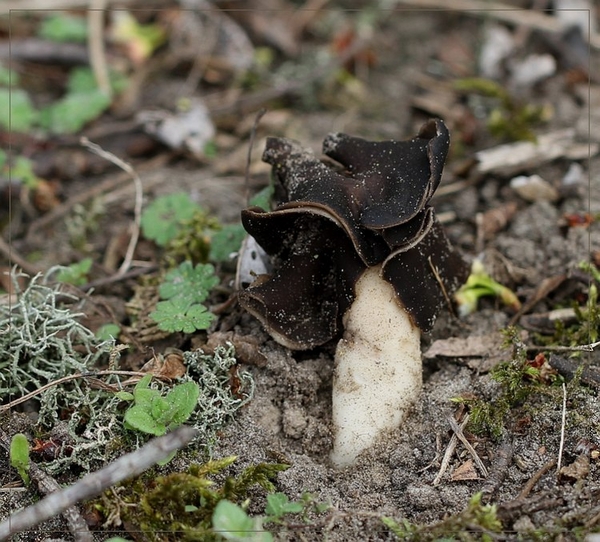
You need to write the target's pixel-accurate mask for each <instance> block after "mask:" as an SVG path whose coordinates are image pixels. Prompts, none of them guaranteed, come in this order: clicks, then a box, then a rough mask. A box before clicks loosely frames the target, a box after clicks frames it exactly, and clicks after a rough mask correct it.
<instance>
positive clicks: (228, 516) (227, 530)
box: [100, 456, 289, 542]
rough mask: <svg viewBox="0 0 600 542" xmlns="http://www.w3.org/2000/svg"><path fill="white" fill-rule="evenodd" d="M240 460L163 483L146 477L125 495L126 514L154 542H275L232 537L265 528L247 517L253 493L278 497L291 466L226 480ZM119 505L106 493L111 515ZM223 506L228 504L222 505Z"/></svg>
mask: <svg viewBox="0 0 600 542" xmlns="http://www.w3.org/2000/svg"><path fill="white" fill-rule="evenodd" d="M235 460H236V458H235V457H234V456H231V457H225V458H223V459H217V460H212V461H208V462H206V463H203V464H194V465H191V466H190V467H188V468H187V469H186V470H185V471H184V472H178V473H173V474H169V475H167V476H161V477H158V478H156V477H152V478H147V477H140V478H138V479H136V480H134V481H133V482H130V483H128V484H126V485H125V487H124V488H123V491H122V492H120V493H119V495H120V499H122V501H124V502H125V503H126V504H127V506H125V507H121V508H120V511H121V513H122V514H123V515H124V517H123V519H126V520H128V521H130V522H131V523H132V524H133V525H136V526H137V527H139V528H140V529H141V530H142V531H144V534H145V535H146V536H147V537H148V539H149V540H156V541H158V540H160V541H161V542H162V541H175V540H184V541H191V540H198V541H200V540H202V541H218V540H223V539H228V540H246V541H249V540H270V539H269V538H266V539H260V538H258V539H257V538H227V537H228V536H229V537H232V536H236V535H244V534H250V530H252V528H253V527H260V526H261V523H260V522H259V521H256V520H255V519H253V518H249V517H248V516H247V513H246V511H245V507H246V506H247V504H248V492H249V490H250V489H251V488H253V487H256V486H260V487H262V488H263V489H264V490H265V491H267V492H269V493H272V492H274V491H275V486H274V484H273V480H274V479H275V477H276V476H277V474H278V473H279V472H282V471H284V470H286V469H287V468H289V465H284V464H279V463H259V464H256V465H250V466H249V467H246V468H245V469H244V470H243V471H241V472H240V473H239V474H237V475H236V476H227V477H223V471H225V469H228V468H229V467H230V466H231V465H232V464H233V463H234V462H235ZM216 475H219V479H220V480H221V482H220V483H219V484H217V483H216V482H215V481H213V480H212V479H211V478H212V477H213V476H216ZM114 499H115V494H114V493H112V492H107V493H105V495H104V498H103V499H102V504H101V505H100V506H101V508H102V509H103V510H104V514H105V515H109V514H111V513H113V512H112V508H113V507H115V506H119V505H118V503H115V502H114ZM222 502H227V503H228V504H222V505H220V503H222ZM219 505H220V508H219V509H218V511H217V507H219ZM238 505H241V507H240V506H238ZM214 520H216V524H215V523H213V521H214ZM248 520H249V521H248ZM260 521H262V520H260ZM234 531H238V532H237V533H235V532H234Z"/></svg>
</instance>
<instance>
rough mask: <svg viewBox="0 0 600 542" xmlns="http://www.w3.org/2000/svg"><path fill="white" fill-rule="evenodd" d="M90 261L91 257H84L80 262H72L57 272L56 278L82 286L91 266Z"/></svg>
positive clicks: (86, 279) (91, 261)
mask: <svg viewBox="0 0 600 542" xmlns="http://www.w3.org/2000/svg"><path fill="white" fill-rule="evenodd" d="M92 263H93V260H92V258H84V259H83V260H81V261H80V262H76V263H72V264H71V265H69V266H67V267H65V268H63V269H61V270H60V271H59V272H58V273H57V275H56V280H58V281H59V282H66V283H67V284H73V285H74V286H82V285H83V284H85V283H86V282H87V281H88V273H89V272H90V269H91V268H92Z"/></svg>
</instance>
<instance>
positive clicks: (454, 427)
mask: <svg viewBox="0 0 600 542" xmlns="http://www.w3.org/2000/svg"><path fill="white" fill-rule="evenodd" d="M448 421H449V422H450V427H451V428H452V431H454V434H455V435H456V436H457V437H458V439H459V440H460V441H461V442H462V443H463V445H464V447H465V448H466V449H467V450H468V452H469V453H470V454H471V457H472V458H473V461H475V464H476V465H477V466H478V467H479V470H480V471H481V474H483V476H484V478H487V477H488V470H487V468H486V466H485V465H484V464H483V461H481V458H480V457H479V455H478V454H477V452H476V451H475V448H473V446H471V443H470V442H469V441H468V440H467V437H465V435H464V433H463V430H462V427H459V425H458V424H457V423H456V420H455V419H454V418H453V417H452V416H450V417H449V418H448Z"/></svg>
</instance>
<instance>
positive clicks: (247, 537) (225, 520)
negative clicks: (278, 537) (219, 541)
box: [212, 500, 273, 542]
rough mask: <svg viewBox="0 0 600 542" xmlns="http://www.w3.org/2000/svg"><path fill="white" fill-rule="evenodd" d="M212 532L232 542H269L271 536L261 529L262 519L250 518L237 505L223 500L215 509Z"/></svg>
mask: <svg viewBox="0 0 600 542" xmlns="http://www.w3.org/2000/svg"><path fill="white" fill-rule="evenodd" d="M212 524H213V530H214V531H215V533H217V534H218V535H219V536H220V537H222V538H224V539H225V540H232V541H234V542H271V541H272V540H273V535H272V534H271V533H270V532H269V531H265V530H264V529H263V518H262V517H260V516H258V517H250V516H249V515H248V514H247V512H246V511H245V510H244V509H243V508H242V507H241V506H240V505H239V504H234V503H232V502H229V501H226V500H223V501H220V502H219V504H217V506H216V507H215V511H214V512H213V517H212Z"/></svg>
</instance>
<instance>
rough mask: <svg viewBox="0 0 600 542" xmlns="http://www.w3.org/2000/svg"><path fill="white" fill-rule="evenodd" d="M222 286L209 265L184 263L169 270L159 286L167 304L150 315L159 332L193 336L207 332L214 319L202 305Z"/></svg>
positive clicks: (161, 305)
mask: <svg viewBox="0 0 600 542" xmlns="http://www.w3.org/2000/svg"><path fill="white" fill-rule="evenodd" d="M218 283H219V279H218V277H216V276H215V269H214V267H213V266H212V265H210V264H198V265H196V266H195V267H194V266H193V265H192V263H191V262H188V261H186V262H183V263H181V264H180V265H179V267H177V268H175V269H172V270H171V271H169V272H168V273H167V275H166V277H165V281H164V282H163V283H162V284H161V285H160V286H159V289H158V291H159V293H160V296H161V298H162V299H163V300H164V301H160V302H159V303H157V305H156V310H154V311H153V312H152V313H150V318H152V319H153V320H154V321H155V322H156V323H157V324H158V327H159V329H161V330H163V331H168V332H170V333H174V332H177V331H183V332H184V333H193V332H194V331H196V330H198V329H207V328H208V326H210V324H211V323H212V321H213V320H214V319H215V316H214V315H213V314H211V313H210V312H208V309H207V308H206V307H205V306H204V305H202V302H203V301H204V300H205V299H206V298H207V297H208V294H209V293H210V291H211V290H212V288H214V287H215V286H216V285H217V284H218Z"/></svg>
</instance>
